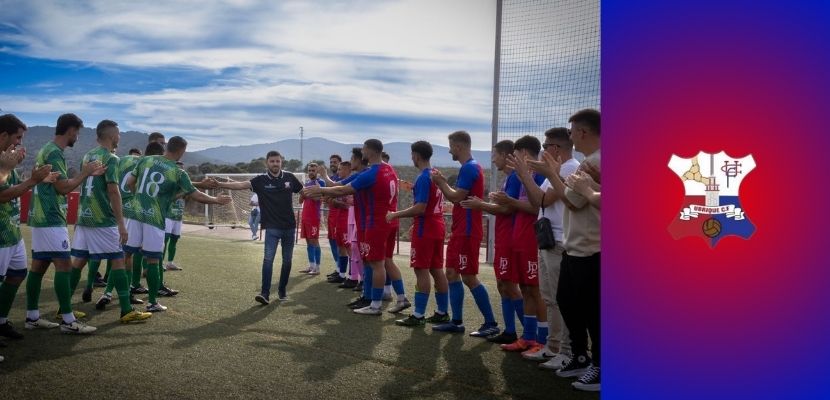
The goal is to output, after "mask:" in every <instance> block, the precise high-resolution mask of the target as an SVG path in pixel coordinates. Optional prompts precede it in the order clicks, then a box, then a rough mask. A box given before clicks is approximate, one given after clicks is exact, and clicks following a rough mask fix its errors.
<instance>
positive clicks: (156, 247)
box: [124, 136, 231, 312]
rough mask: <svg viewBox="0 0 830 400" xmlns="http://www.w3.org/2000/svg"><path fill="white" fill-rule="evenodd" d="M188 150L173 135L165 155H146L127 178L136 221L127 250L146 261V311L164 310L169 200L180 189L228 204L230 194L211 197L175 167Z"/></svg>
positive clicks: (195, 197)
mask: <svg viewBox="0 0 830 400" xmlns="http://www.w3.org/2000/svg"><path fill="white" fill-rule="evenodd" d="M186 151H187V141H185V140H184V138H182V137H179V136H174V137H172V138H170V140H169V141H168V142H167V149H166V150H165V151H164V155H163V156H146V157H144V158H142V159H141V160H140V161H139V163H138V164H137V165H136V166H135V168H134V169H133V171H132V172H131V173H130V176H129V177H127V187H128V188H130V191H132V192H133V193H134V196H133V199H132V201H133V208H134V211H135V217H136V219H135V223H130V229H129V238H128V240H127V245H126V246H124V250H125V251H127V252H130V253H136V252H138V251H139V249H140V250H141V252H142V254H143V255H144V259H145V262H146V264H147V285H148V286H149V293H148V295H149V301H148V303H149V304H147V311H149V312H158V311H165V310H167V307H165V306H163V305H161V304H160V303H159V302H158V300H157V296H158V294H159V288H160V286H161V282H160V279H159V278H160V276H159V273H160V272H159V261H160V260H161V256H162V252H163V251H164V217H165V215H166V213H167V210H169V209H170V203H172V202H173V201H174V200H175V197H176V195H177V194H178V193H179V192H184V194H185V196H189V197H190V198H191V199H193V200H196V201H198V202H200V203H206V204H219V205H224V204H228V203H230V201H231V198H230V196H227V195H220V196H217V197H213V196H208V195H206V194H204V193H202V192H200V191H198V190H196V188H195V187H194V186H193V184H192V183H191V181H190V177H189V176H188V175H187V173H186V172H185V171H183V170H182V169H180V168H179V167H178V166H176V161H179V160H180V159H181V158H182V156H183V155H184V153H185V152H186Z"/></svg>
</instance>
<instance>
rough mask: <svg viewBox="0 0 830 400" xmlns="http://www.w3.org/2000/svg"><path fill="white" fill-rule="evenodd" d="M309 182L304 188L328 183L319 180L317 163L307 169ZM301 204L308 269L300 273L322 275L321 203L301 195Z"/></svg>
mask: <svg viewBox="0 0 830 400" xmlns="http://www.w3.org/2000/svg"><path fill="white" fill-rule="evenodd" d="M306 173H307V174H308V180H307V181H306V182H305V184H304V186H305V187H309V186H325V185H326V183H325V182H324V181H323V180H322V179H318V178H317V163H309V164H308V166H307V167H306ZM299 202H300V204H302V206H303V211H302V216H301V221H302V222H301V223H302V225H301V226H300V237H301V238H303V239H305V241H306V250H307V252H308V268H307V269H304V270H302V271H300V272H303V273H306V274H309V275H319V274H320V258H321V257H322V251H321V249H320V213H321V203H322V202H321V201H320V200H319V199H311V198H307V197H305V196H303V195H302V193H301V194H300V199H299Z"/></svg>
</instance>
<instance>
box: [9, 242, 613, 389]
mask: <svg viewBox="0 0 830 400" xmlns="http://www.w3.org/2000/svg"><path fill="white" fill-rule="evenodd" d="M24 237H25V239H26V241H27V247H28V243H30V242H29V237H30V236H29V230H28V228H24ZM301 243H302V242H301ZM323 250H324V252H323V260H324V263H323V264H324V265H323V272H324V273H328V272H330V271H332V270H333V263H332V261H331V253H328V249H327V248H326V247H324V249H323ZM305 252H306V251H305V247H304V246H297V247H296V248H295V253H294V260H295V262H294V270H295V271H296V270H299V269H302V268H303V267H305V265H306V262H305V258H306V256H305ZM278 254H279V253H278ZM261 258H262V243H261V242H251V241H247V240H228V239H214V238H206V237H200V236H195V235H185V236H184V237H183V238H182V240H180V242H179V249H178V254H177V262H178V263H179V265H181V266H182V267H183V268H184V271H177V272H168V273H166V274H165V280H166V281H167V283H168V286H171V287H174V288H176V289H179V290H181V294H180V295H179V296H178V297H175V298H172V299H168V298H162V304H165V305H167V306H168V307H170V309H169V311H167V312H165V313H159V314H156V315H154V316H153V318H151V319H149V320H148V321H147V322H145V323H139V324H132V325H122V324H120V323H118V321H117V318H118V305H117V303H113V304H111V305H110V306H109V307H108V309H107V310H106V311H103V312H99V311H96V310H95V308H94V305H93V303H87V304H83V303H80V292H81V289H79V290H78V291H77V292H76V294H75V299H74V300H75V306H76V309H78V310H81V311H84V312H86V313H88V314H89V317H88V318H87V319H86V321H87V322H88V323H89V324H91V325H93V326H96V327H98V332H96V333H95V334H93V335H90V336H69V335H62V334H60V332H59V331H58V330H57V329H54V330H48V331H47V330H39V331H27V330H24V329H23V321H24V316H25V311H24V310H25V295H24V292H25V284H24V286H23V287H22V288H21V290H20V291H19V292H18V295H17V299H16V301H15V304H14V306H13V308H12V311H11V315H10V319H11V320H12V322H13V323H14V324H15V325H16V326H17V327H18V329H19V330H20V331H21V332H23V333H24V334H25V335H26V337H25V339H23V340H21V341H13V342H9V341H7V343H8V344H9V347H8V348H5V349H0V354H3V355H4V356H6V361H5V362H3V363H0V393H1V394H2V395H0V397H2V398H3V399H16V398H30V399H43V398H62V399H67V398H84V399H99V398H104V397H111V398H176V399H197V398H198V399H211V398H246V399H256V398H263V399H265V398H268V399H327V398H336V399H362V400H366V399H395V398H433V399H491V398H517V399H597V398H599V396H598V395H597V394H592V393H582V392H577V391H574V390H573V389H572V388H571V387H570V383H571V381H572V380H571V379H561V378H558V377H556V376H555V375H554V373H553V372H551V371H547V370H539V369H538V368H537V366H536V364H535V363H532V362H528V361H525V360H523V359H522V358H521V356H519V355H518V354H509V353H505V352H503V351H501V350H500V349H499V348H498V347H497V346H495V345H492V344H490V343H488V342H486V341H484V340H481V339H477V338H471V337H469V336H467V335H466V334H464V335H450V334H442V333H433V332H432V331H431V329H429V327H426V328H418V329H409V328H404V327H398V326H395V325H394V319H395V318H396V317H395V316H393V315H392V314H389V313H384V315H383V316H382V317H379V318H378V317H369V316H361V315H355V314H353V313H351V312H349V311H348V310H347V309H346V307H344V304H345V303H347V302H348V301H350V300H351V299H352V298H353V297H354V294H355V293H354V292H352V291H344V290H342V289H337V288H336V287H335V286H336V285H332V284H329V283H326V281H325V277H324V276H322V275H321V276H317V277H308V276H303V275H301V274H298V273H295V274H294V275H292V277H291V279H290V280H289V285H288V292H289V296H290V298H291V301H290V302H287V303H283V304H276V302H275V303H272V304H271V305H270V306H260V305H258V303H255V302H254V300H253V297H254V295H255V294H256V293H257V292H258V290H259V281H260V266H261ZM396 261H397V262H398V265H399V266H401V267H402V268H401V270H402V271H403V272H404V279H405V282H406V289H407V291H408V292H409V293H408V296H409V297H410V299H411V296H412V293H411V291H412V290H413V289H412V288H413V287H414V275H413V274H412V271H411V270H410V269H409V268H408V260H406V259H405V258H403V257H401V258H398V259H396ZM279 263H280V260H279V258H278V259H277V261H276V263H275V264H276V266H275V267H276V268H277V269H278V268H279ZM53 268H54V267H50V272H49V273H47V275H46V278H45V279H44V283H43V290H42V295H41V305H40V306H41V312H42V313H43V315H47V316H50V317H52V316H54V313H55V311H56V310H57V302H56V299H55V295H54V290H53V288H52V276H53V272H52V271H53ZM276 275H277V274H275V276H274V281H275V282H276V280H277V276H276ZM481 279H482V281H483V282H484V283H485V284H486V285H487V287H488V289H489V291H490V296H491V301H492V303H493V307H494V310H496V312H497V316H498V310H499V308H498V307H499V306H498V303H497V301H498V294H497V293H496V291H495V282H494V279H493V276H492V270H491V269H490V268H489V266H483V267H482V274H481ZM84 282H85V278H84V279H83V280H82V281H81V286H83V284H84ZM101 291H102V289H100V288H96V292H95V294H94V295H93V301H95V300H96V299H97V298H98V296H99V295H100V294H101ZM273 292H276V286H274V288H273ZM142 298H146V297H145V296H142ZM434 306H435V302H434V298H432V297H431V298H430V305H429V308H428V312H429V313H431V312H432V311H433V310H434ZM407 311H409V310H407ZM465 318H466V321H465V324H466V325H467V327H468V331H469V330H470V329H471V328H472V329H475V328H476V327H478V325H479V324H480V323H481V322H482V320H481V315H480V313H479V312H478V310H477V308H476V307H475V304H474V302H473V299H472V296H471V295H470V294H469V292H467V293H466V294H465ZM170 396H173V397H170Z"/></svg>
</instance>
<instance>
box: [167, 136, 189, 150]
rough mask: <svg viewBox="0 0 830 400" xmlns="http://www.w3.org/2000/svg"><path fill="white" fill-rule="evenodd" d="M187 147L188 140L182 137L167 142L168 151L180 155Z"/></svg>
mask: <svg viewBox="0 0 830 400" xmlns="http://www.w3.org/2000/svg"><path fill="white" fill-rule="evenodd" d="M186 147H187V140H184V138H183V137H181V136H173V137H171V138H170V140H168V141H167V151H169V152H171V153H178V152H180V151H182V150H184V149H185V148H186Z"/></svg>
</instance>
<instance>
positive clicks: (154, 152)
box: [144, 142, 164, 156]
mask: <svg viewBox="0 0 830 400" xmlns="http://www.w3.org/2000/svg"><path fill="white" fill-rule="evenodd" d="M162 154H164V146H163V145H162V144H161V143H157V142H150V143H147V148H146V149H144V155H145V156H160V155H162Z"/></svg>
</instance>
